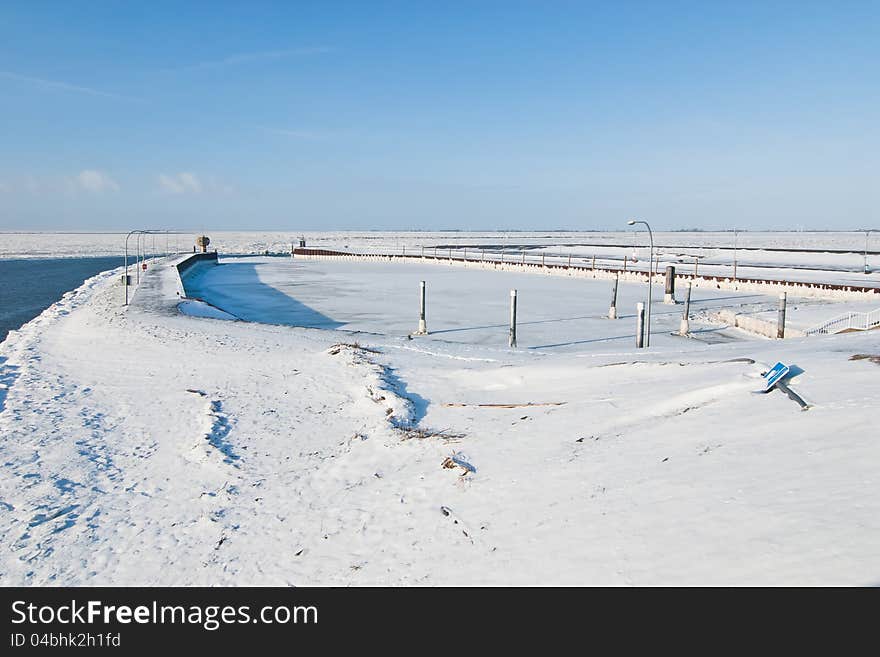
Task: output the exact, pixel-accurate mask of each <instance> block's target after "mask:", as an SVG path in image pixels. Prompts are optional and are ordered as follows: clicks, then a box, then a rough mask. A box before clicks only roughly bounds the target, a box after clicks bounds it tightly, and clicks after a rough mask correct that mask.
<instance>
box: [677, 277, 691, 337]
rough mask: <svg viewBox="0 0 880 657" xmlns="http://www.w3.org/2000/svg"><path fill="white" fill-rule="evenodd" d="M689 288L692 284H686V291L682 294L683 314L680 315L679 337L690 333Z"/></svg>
mask: <svg viewBox="0 0 880 657" xmlns="http://www.w3.org/2000/svg"><path fill="white" fill-rule="evenodd" d="M691 287H692V284H691V283H688V286H687V290H685V293H684V312H683V313H682V315H681V324H680V325H679V327H678V334H679V335H685V336H686V335H687V334H688V333H690V332H691V325H690V317H689V315H690V311H691Z"/></svg>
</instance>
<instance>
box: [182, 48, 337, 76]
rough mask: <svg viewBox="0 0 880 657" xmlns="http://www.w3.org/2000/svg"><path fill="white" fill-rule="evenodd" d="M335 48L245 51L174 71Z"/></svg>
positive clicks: (309, 53) (329, 50)
mask: <svg viewBox="0 0 880 657" xmlns="http://www.w3.org/2000/svg"><path fill="white" fill-rule="evenodd" d="M332 51H333V48H329V47H327V46H315V47H309V48H289V49H287V50H261V51H259V52H245V53H238V54H235V55H229V56H227V57H222V58H220V59H214V60H209V61H205V62H198V63H196V64H190V65H187V66H181V67H179V68H176V69H171V70H173V71H198V70H202V69H211V68H221V67H224V66H234V65H236V64H249V63H251V62H259V61H269V60H273V59H282V58H284V57H296V56H304V55H323V54H325V53H328V52H332Z"/></svg>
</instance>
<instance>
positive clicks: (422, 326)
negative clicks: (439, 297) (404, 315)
mask: <svg viewBox="0 0 880 657" xmlns="http://www.w3.org/2000/svg"><path fill="white" fill-rule="evenodd" d="M415 334H416V335H428V325H427V323H425V281H421V283H419V330H418V331H416V333H415Z"/></svg>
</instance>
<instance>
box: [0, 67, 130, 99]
mask: <svg viewBox="0 0 880 657" xmlns="http://www.w3.org/2000/svg"><path fill="white" fill-rule="evenodd" d="M0 78H5V79H7V80H16V81H18V82H27V83H28V84H32V85H36V86H38V87H41V88H43V89H55V90H58V91H66V92H69V93H78V94H86V95H88V96H99V97H102V98H113V99H114V100H135V101H137V100H139V99H138V98H131V97H130V96H123V95H121V94H114V93H110V92H109V91H101V90H100V89H93V88H91V87H83V86H80V85H77V84H70V83H69V82H62V81H60V80H46V79H44V78H35V77H32V76H30V75H19V74H18V73H13V72H12V71H0Z"/></svg>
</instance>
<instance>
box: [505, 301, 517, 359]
mask: <svg viewBox="0 0 880 657" xmlns="http://www.w3.org/2000/svg"><path fill="white" fill-rule="evenodd" d="M507 343H508V346H510V347H516V290H511V291H510V335H509V337H508V341H507Z"/></svg>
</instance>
